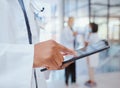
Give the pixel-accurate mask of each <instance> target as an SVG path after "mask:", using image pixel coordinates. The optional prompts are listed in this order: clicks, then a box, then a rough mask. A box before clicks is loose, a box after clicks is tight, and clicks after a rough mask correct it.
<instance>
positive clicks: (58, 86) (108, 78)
mask: <svg viewBox="0 0 120 88" xmlns="http://www.w3.org/2000/svg"><path fill="white" fill-rule="evenodd" d="M95 78H96V82H97V86H96V87H94V88H120V72H114V73H104V74H99V75H97V76H96V77H95ZM85 81H86V78H85V77H82V78H81V79H80V78H78V80H77V86H76V87H73V86H72V85H70V86H69V87H68V88H89V87H86V86H85V85H84V83H85ZM47 83H48V88H66V86H65V84H64V80H54V81H48V82H47Z"/></svg>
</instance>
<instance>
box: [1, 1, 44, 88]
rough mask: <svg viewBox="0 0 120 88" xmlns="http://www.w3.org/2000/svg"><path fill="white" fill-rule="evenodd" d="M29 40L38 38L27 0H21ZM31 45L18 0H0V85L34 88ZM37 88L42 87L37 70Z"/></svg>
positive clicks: (13, 87)
mask: <svg viewBox="0 0 120 88" xmlns="http://www.w3.org/2000/svg"><path fill="white" fill-rule="evenodd" d="M23 1H24V4H25V8H26V11H27V15H28V19H29V23H30V27H31V31H32V39H33V43H37V41H38V36H39V35H38V32H39V30H38V29H37V28H36V25H35V22H34V19H33V18H34V17H33V13H32V12H31V10H30V6H29V3H30V1H29V0H23ZM33 57H34V45H29V42H28V35H27V29H26V24H25V19H24V15H23V12H22V9H21V7H20V5H19V3H18V0H0V88H35V87H34V82H33V81H34V79H33V77H32V74H33V72H32V70H33V69H32V66H33ZM37 72H38V73H39V74H37V76H38V85H39V88H45V86H46V85H45V80H44V77H43V74H42V73H40V71H39V69H37Z"/></svg>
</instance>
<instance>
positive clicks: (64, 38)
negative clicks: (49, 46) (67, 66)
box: [60, 27, 74, 60]
mask: <svg viewBox="0 0 120 88" xmlns="http://www.w3.org/2000/svg"><path fill="white" fill-rule="evenodd" d="M60 43H61V44H62V45H64V46H66V47H67V48H69V49H74V36H73V32H72V30H71V29H70V28H69V27H65V28H64V29H63V30H62V32H61V37H60ZM72 57H73V56H72V55H68V56H65V60H68V59H70V58H72Z"/></svg>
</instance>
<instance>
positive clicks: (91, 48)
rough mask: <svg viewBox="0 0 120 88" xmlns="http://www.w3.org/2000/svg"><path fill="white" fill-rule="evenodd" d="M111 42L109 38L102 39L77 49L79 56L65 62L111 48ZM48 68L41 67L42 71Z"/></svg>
mask: <svg viewBox="0 0 120 88" xmlns="http://www.w3.org/2000/svg"><path fill="white" fill-rule="evenodd" d="M109 48H110V46H109V43H108V41H107V40H100V41H98V42H96V43H94V44H91V45H88V46H87V47H86V48H85V49H77V50H76V52H77V57H72V58H70V59H68V60H65V61H64V62H63V64H66V63H69V62H74V61H76V60H78V59H82V58H84V57H87V56H90V55H92V54H95V53H99V52H101V51H103V50H106V49H109ZM46 70H47V68H44V69H41V71H46Z"/></svg>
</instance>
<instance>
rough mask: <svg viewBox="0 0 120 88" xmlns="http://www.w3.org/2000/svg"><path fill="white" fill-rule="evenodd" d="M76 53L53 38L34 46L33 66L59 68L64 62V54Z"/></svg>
mask: <svg viewBox="0 0 120 88" xmlns="http://www.w3.org/2000/svg"><path fill="white" fill-rule="evenodd" d="M68 54H70V55H76V53H75V51H73V50H70V49H68V48H66V47H64V46H62V45H60V44H58V43H57V42H55V41H53V40H48V41H45V42H41V43H38V44H36V45H35V46H34V64H33V67H46V68H49V69H51V70H52V69H59V68H60V67H61V65H62V62H63V60H64V59H63V55H68Z"/></svg>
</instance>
